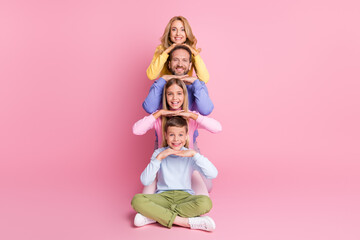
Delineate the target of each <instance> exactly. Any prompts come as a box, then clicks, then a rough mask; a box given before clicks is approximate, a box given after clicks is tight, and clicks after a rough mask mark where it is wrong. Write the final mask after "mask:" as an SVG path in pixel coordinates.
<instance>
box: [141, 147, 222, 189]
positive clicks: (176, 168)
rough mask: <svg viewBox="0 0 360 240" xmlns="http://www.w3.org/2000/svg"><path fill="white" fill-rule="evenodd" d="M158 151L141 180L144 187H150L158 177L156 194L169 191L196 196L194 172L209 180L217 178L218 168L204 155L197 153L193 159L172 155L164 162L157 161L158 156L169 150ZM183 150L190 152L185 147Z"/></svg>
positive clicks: (160, 149)
mask: <svg viewBox="0 0 360 240" xmlns="http://www.w3.org/2000/svg"><path fill="white" fill-rule="evenodd" d="M167 148H169V147H165V148H159V149H156V150H155V151H154V153H153V155H152V157H151V160H150V163H149V164H148V165H147V167H146V168H145V170H144V171H143V172H142V173H141V176H140V180H141V182H142V184H143V185H145V186H147V185H150V184H151V183H152V182H153V181H154V180H155V178H156V175H158V181H157V189H156V193H160V192H164V191H169V190H182V191H185V192H188V193H190V194H194V191H193V190H192V188H191V175H192V173H193V171H194V170H197V171H199V172H200V173H201V174H203V175H204V176H205V177H206V178H208V179H213V178H216V176H217V174H218V171H217V169H216V167H215V166H214V165H213V164H212V163H211V162H210V161H209V160H208V159H207V158H206V157H204V156H203V155H201V154H200V153H196V154H195V155H194V156H193V157H180V156H176V155H170V156H168V157H166V158H164V159H163V160H162V161H159V160H157V159H156V157H157V155H158V154H159V153H161V152H162V151H164V150H165V149H167ZM181 150H188V149H187V148H185V147H183V148H182V149H181Z"/></svg>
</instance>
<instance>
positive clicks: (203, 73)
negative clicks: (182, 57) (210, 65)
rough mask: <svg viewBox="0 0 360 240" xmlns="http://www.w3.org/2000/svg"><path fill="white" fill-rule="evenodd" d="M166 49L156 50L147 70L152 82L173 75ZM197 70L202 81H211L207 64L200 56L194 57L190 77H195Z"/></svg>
mask: <svg viewBox="0 0 360 240" xmlns="http://www.w3.org/2000/svg"><path fill="white" fill-rule="evenodd" d="M164 50H165V49H164V47H163V46H162V45H159V46H158V47H157V48H156V50H155V54H154V57H153V59H152V61H151V63H150V66H149V67H148V68H147V69H146V75H147V76H148V78H149V79H150V80H155V79H157V78H159V77H161V76H163V75H171V73H170V72H169V70H168V69H167V67H166V66H165V63H166V61H167V59H168V57H169V54H167V53H165V52H164ZM194 69H195V72H196V75H197V77H198V78H199V80H200V81H203V82H205V83H207V82H208V81H209V78H210V77H209V72H208V70H207V69H206V66H205V63H204V61H203V60H202V58H201V57H200V54H198V55H196V56H195V57H194V56H192V66H191V69H190V71H189V73H188V74H189V76H192V75H193V70H194Z"/></svg>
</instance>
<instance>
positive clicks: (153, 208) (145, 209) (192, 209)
mask: <svg viewBox="0 0 360 240" xmlns="http://www.w3.org/2000/svg"><path fill="white" fill-rule="evenodd" d="M131 205H132V207H133V208H134V209H135V211H137V212H139V213H141V214H142V215H144V216H145V217H148V218H151V219H153V220H155V221H157V222H158V223H160V224H161V225H163V226H165V227H168V228H171V227H172V224H173V222H174V219H175V217H176V216H180V217H185V218H190V217H196V216H200V215H202V214H205V213H207V212H209V211H210V210H211V208H212V202H211V199H210V198H209V197H208V196H205V195H191V194H189V193H187V192H184V191H166V192H162V193H158V194H136V195H135V196H134V198H133V199H132V201H131Z"/></svg>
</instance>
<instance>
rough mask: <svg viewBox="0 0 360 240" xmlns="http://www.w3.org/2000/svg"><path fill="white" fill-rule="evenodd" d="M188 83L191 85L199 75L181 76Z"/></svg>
mask: <svg viewBox="0 0 360 240" xmlns="http://www.w3.org/2000/svg"><path fill="white" fill-rule="evenodd" d="M180 79H181V80H182V81H183V82H184V83H185V84H186V85H191V84H193V83H194V81H195V80H197V77H190V76H189V75H184V76H182V77H181V78H180Z"/></svg>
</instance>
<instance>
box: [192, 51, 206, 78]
mask: <svg viewBox="0 0 360 240" xmlns="http://www.w3.org/2000/svg"><path fill="white" fill-rule="evenodd" d="M193 60H194V66H195V72H196V75H197V77H198V78H199V80H200V81H203V82H204V83H207V82H208V81H209V79H210V76H209V72H208V70H207V68H206V66H205V63H204V61H203V60H202V58H201V57H200V54H198V55H196V56H195V57H194V58H193Z"/></svg>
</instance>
